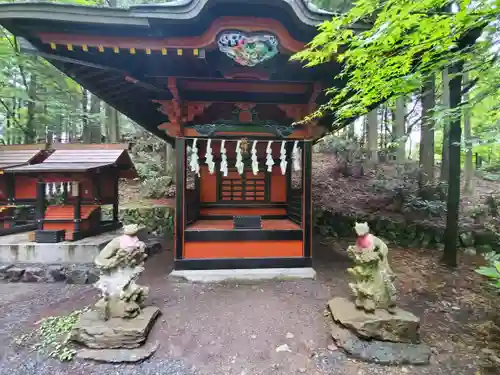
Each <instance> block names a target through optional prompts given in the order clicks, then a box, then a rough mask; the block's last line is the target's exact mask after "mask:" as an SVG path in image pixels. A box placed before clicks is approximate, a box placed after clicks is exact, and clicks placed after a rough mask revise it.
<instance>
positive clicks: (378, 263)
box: [347, 223, 396, 313]
mask: <svg viewBox="0 0 500 375" xmlns="http://www.w3.org/2000/svg"><path fill="white" fill-rule="evenodd" d="M354 230H355V231H356V234H357V235H358V239H357V241H356V244H355V245H353V246H349V248H348V249H347V253H348V254H349V257H350V258H351V259H352V260H353V261H354V264H355V265H354V267H352V268H349V269H348V270H347V272H349V274H351V275H352V276H353V278H354V282H351V283H349V287H350V288H351V290H352V292H353V293H354V296H355V298H356V299H355V304H356V307H357V308H359V309H363V310H365V311H366V312H373V311H375V310H376V309H385V310H387V311H389V312H390V313H393V312H394V309H395V307H396V288H395V287H394V279H395V276H394V274H393V272H392V270H391V267H390V265H389V262H388V260H387V254H388V248H387V245H386V244H385V243H384V242H383V241H382V240H381V239H379V238H377V237H375V236H374V235H372V234H370V228H369V227H368V224H367V223H356V224H355V225H354Z"/></svg>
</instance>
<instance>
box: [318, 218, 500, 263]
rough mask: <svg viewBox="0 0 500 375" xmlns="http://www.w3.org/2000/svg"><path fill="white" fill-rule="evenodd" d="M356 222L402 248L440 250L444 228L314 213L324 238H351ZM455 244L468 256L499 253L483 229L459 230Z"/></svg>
mask: <svg viewBox="0 0 500 375" xmlns="http://www.w3.org/2000/svg"><path fill="white" fill-rule="evenodd" d="M356 221H363V222H364V221H366V222H368V225H369V226H370V230H371V232H372V233H373V234H375V235H377V236H379V237H381V238H383V239H384V240H387V241H388V242H391V243H396V244H399V245H401V246H405V247H413V248H433V249H440V248H442V247H443V241H444V227H443V228H440V227H436V226H432V225H430V224H429V223H424V222H404V221H396V220H392V219H390V218H386V217H378V216H376V215H355V214H346V213H340V212H335V213H334V212H330V211H317V212H315V223H316V227H317V228H318V230H319V232H320V233H321V234H322V235H324V236H332V237H342V238H345V237H347V238H349V237H353V236H354V231H353V226H354V223H355V222H356ZM457 241H458V243H459V246H460V248H462V249H466V250H467V251H468V252H471V253H476V252H477V253H488V252H491V251H500V243H499V241H498V236H497V235H496V234H495V233H493V232H491V231H489V230H485V229H482V230H472V229H470V230H465V229H462V230H461V232H460V235H459V238H458V239H457Z"/></svg>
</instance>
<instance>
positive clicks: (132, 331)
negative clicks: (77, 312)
mask: <svg viewBox="0 0 500 375" xmlns="http://www.w3.org/2000/svg"><path fill="white" fill-rule="evenodd" d="M160 314H161V312H160V309H159V308H158V307H154V306H148V307H145V308H144V309H143V310H142V312H141V313H140V314H139V315H138V316H137V317H135V318H133V319H122V318H111V319H109V320H107V321H104V320H102V319H101V317H100V316H99V313H98V312H97V311H94V310H91V311H87V312H85V313H83V314H82V316H81V317H80V320H79V321H78V323H77V324H76V325H75V327H74V328H73V331H72V332H71V340H73V341H75V342H78V343H80V344H83V345H84V346H86V347H88V348H91V349H122V348H126V349H133V348H138V347H140V346H141V345H142V344H144V343H145V342H146V339H147V337H148V335H149V331H150V330H151V328H152V327H153V325H154V322H155V320H156V318H157V317H158V316H159V315H160Z"/></svg>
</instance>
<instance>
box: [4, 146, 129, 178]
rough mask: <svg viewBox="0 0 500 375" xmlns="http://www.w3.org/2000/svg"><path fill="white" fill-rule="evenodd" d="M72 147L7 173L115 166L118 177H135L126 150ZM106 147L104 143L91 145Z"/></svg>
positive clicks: (58, 150) (65, 170)
mask: <svg viewBox="0 0 500 375" xmlns="http://www.w3.org/2000/svg"><path fill="white" fill-rule="evenodd" d="M71 146H73V147H70V148H63V149H56V150H55V151H54V152H53V153H52V154H51V155H50V156H49V157H48V158H47V159H45V160H44V161H43V162H42V163H39V164H34V165H23V166H19V167H14V168H9V169H8V170H7V171H6V172H7V173H35V172H61V173H62V172H87V171H92V170H96V169H99V168H107V167H115V168H118V169H119V170H120V177H128V178H131V177H132V178H133V177H136V175H137V172H136V171H135V168H134V165H133V163H132V160H131V159H130V156H129V154H128V152H127V150H125V149H123V148H108V149H106V148H104V149H99V148H96V147H86V145H78V146H80V147H74V146H77V145H71ZM91 146H101V147H106V145H91Z"/></svg>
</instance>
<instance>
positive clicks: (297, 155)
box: [292, 141, 301, 171]
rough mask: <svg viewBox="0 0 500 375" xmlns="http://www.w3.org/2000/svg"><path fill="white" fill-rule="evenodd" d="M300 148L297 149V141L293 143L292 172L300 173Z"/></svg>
mask: <svg viewBox="0 0 500 375" xmlns="http://www.w3.org/2000/svg"><path fill="white" fill-rule="evenodd" d="M300 151H301V149H300V147H299V141H295V142H294V143H293V150H292V161H293V170H294V171H300V164H301V160H300V158H301V156H300Z"/></svg>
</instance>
